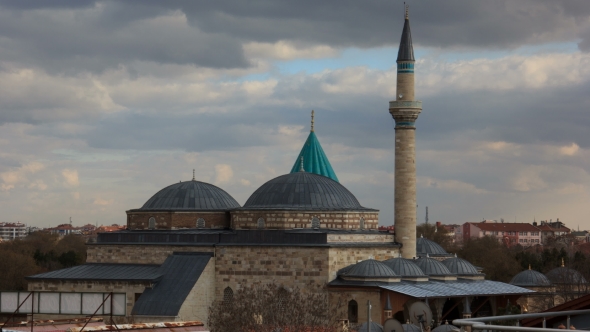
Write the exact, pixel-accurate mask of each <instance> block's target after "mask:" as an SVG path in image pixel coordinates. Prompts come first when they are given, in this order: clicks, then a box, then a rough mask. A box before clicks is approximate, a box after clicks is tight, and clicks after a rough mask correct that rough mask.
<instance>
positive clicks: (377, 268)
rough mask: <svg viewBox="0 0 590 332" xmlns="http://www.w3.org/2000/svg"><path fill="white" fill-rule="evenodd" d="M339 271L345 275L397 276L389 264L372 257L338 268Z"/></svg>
mask: <svg viewBox="0 0 590 332" xmlns="http://www.w3.org/2000/svg"><path fill="white" fill-rule="evenodd" d="M339 272H341V275H344V276H347V277H369V278H379V277H381V278H390V277H396V276H397V275H396V274H395V272H393V270H392V269H391V268H390V267H389V266H387V265H385V264H383V263H382V262H380V261H377V260H374V259H367V260H364V261H362V262H358V263H356V264H353V265H352V266H350V268H344V269H340V271H339Z"/></svg>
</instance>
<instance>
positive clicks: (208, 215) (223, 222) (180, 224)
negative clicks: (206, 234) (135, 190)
mask: <svg viewBox="0 0 590 332" xmlns="http://www.w3.org/2000/svg"><path fill="white" fill-rule="evenodd" d="M151 217H154V218H155V219H156V229H172V228H196V227H197V219H199V218H203V219H204V220H205V228H227V227H229V220H230V215H229V212H223V211H221V212H203V211H191V212H181V211H159V212H158V211H127V228H129V229H148V220H149V219H150V218H151Z"/></svg>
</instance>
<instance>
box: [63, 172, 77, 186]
mask: <svg viewBox="0 0 590 332" xmlns="http://www.w3.org/2000/svg"><path fill="white" fill-rule="evenodd" d="M61 175H62V176H63V178H64V180H65V183H64V184H65V185H67V186H69V187H77V186H79V185H80V179H79V178H78V171H77V170H75V169H64V170H62V171H61Z"/></svg>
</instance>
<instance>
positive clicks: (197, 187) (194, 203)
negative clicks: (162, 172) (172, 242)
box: [140, 180, 240, 211]
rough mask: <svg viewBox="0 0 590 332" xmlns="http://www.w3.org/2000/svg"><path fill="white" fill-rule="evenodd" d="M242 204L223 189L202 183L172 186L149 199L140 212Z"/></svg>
mask: <svg viewBox="0 0 590 332" xmlns="http://www.w3.org/2000/svg"><path fill="white" fill-rule="evenodd" d="M239 207H240V204H238V202H236V200H235V199H234V198H233V197H231V196H230V195H229V194H228V193H227V192H225V191H224V190H223V189H221V188H219V187H216V186H214V185H212V184H209V183H205V182H200V181H195V180H193V181H186V182H179V183H175V184H173V185H170V186H168V187H166V188H164V189H162V190H160V191H158V192H157V193H156V194H155V195H154V196H152V197H151V198H150V199H148V201H147V202H145V204H144V205H143V206H142V207H141V208H140V210H152V211H161V210H210V211H222V210H229V209H235V208H239Z"/></svg>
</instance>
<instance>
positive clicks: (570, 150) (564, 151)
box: [559, 143, 580, 156]
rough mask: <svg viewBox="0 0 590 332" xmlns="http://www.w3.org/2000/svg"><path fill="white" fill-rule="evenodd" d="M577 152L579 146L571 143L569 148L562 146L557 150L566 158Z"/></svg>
mask: <svg viewBox="0 0 590 332" xmlns="http://www.w3.org/2000/svg"><path fill="white" fill-rule="evenodd" d="M578 150H580V146H579V145H578V144H576V143H572V145H570V146H562V147H561V148H559V151H560V152H561V154H563V155H566V156H573V155H575V154H576V153H577V152H578Z"/></svg>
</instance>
